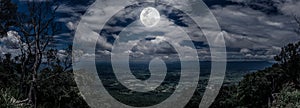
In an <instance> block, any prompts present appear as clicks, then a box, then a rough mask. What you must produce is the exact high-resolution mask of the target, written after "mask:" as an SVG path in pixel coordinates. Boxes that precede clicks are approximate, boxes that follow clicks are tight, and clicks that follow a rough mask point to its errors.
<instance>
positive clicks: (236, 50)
mask: <svg viewBox="0 0 300 108" xmlns="http://www.w3.org/2000/svg"><path fill="white" fill-rule="evenodd" d="M25 1H26V0H22V1H19V0H14V2H15V3H18V4H19V10H23V9H22V8H24V6H22V2H23V3H24V2H25ZM59 2H60V8H59V9H58V16H59V17H58V18H57V21H58V22H60V23H61V25H62V26H63V31H64V33H62V34H61V35H58V36H56V37H55V38H56V40H57V42H56V44H57V46H58V47H59V48H63V47H65V46H66V45H67V44H72V41H73V37H74V36H73V35H74V31H75V30H76V26H77V24H78V23H79V21H80V17H81V16H82V15H83V14H84V13H85V11H86V10H87V9H88V8H89V6H90V5H91V4H92V3H93V2H94V0H61V1H59ZM174 2H176V0H175V1H174ZM204 2H205V3H206V5H207V6H208V7H209V8H210V9H211V12H212V13H213V14H214V16H215V17H216V18H217V21H218V22H219V24H220V27H221V29H222V33H223V35H224V37H225V41H226V46H227V53H228V59H229V60H234V61H235V60H272V58H273V56H274V55H276V54H277V53H278V52H279V51H280V47H282V46H284V45H286V44H288V43H291V42H296V41H298V40H300V37H299V36H298V34H297V33H295V29H296V28H297V25H296V23H295V21H294V17H293V16H294V15H299V12H298V11H297V10H298V9H299V7H300V6H299V4H300V2H299V1H296V0H291V1H286V2H278V1H277V0H260V1H252V0H204ZM183 4H185V3H183ZM186 4H188V3H186ZM104 8H105V7H104ZM99 20H101V18H99ZM173 22H174V23H178V21H176V20H175V21H173ZM184 42H185V41H184V40H183V41H182V42H180V43H181V44H182V43H184ZM193 43H194V44H195V45H197V46H196V48H199V49H201V50H199V51H198V52H201V54H200V53H199V55H202V56H203V58H202V59H204V60H206V59H207V58H209V57H204V56H209V50H208V48H209V47H208V45H207V42H206V41H205V39H198V40H194V41H193ZM103 52H106V53H109V52H107V51H105V50H104V51H103ZM87 55H93V54H87ZM200 58H201V57H200Z"/></svg>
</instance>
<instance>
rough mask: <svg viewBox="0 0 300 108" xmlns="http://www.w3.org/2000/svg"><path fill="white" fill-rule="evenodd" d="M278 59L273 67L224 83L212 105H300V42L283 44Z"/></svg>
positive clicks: (251, 107) (254, 107) (251, 106)
mask: <svg viewBox="0 0 300 108" xmlns="http://www.w3.org/2000/svg"><path fill="white" fill-rule="evenodd" d="M274 59H275V60H276V61H277V62H278V63H276V64H274V65H273V66H272V67H269V68H266V69H264V70H260V71H257V72H254V73H251V74H248V75H246V76H244V79H243V80H242V81H241V82H240V83H239V84H238V85H236V86H229V87H223V89H221V92H220V94H219V96H218V97H217V99H216V101H215V102H214V103H213V105H212V106H211V107H213V108H214V107H229V106H230V107H249V108H256V107H260V108H261V107H263V108H266V107H272V106H273V107H299V88H300V87H299V86H300V80H299V79H300V42H298V43H295V44H288V45H287V46H285V47H283V48H282V51H281V53H280V54H278V55H277V56H275V57H274ZM229 88H232V89H233V90H232V89H229ZM286 88H290V89H288V90H289V91H288V90H287V89H286ZM234 91H236V92H234Z"/></svg>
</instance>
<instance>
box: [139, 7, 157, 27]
mask: <svg viewBox="0 0 300 108" xmlns="http://www.w3.org/2000/svg"><path fill="white" fill-rule="evenodd" d="M140 20H141V22H142V24H144V25H145V26H146V27H154V26H155V25H157V24H158V23H159V21H160V14H159V12H158V10H157V9H155V8H153V7H147V8H145V9H143V10H142V12H141V14H140Z"/></svg>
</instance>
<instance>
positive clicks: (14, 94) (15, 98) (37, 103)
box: [0, 0, 300, 108]
mask: <svg viewBox="0 0 300 108" xmlns="http://www.w3.org/2000/svg"><path fill="white" fill-rule="evenodd" d="M29 1H30V0H29ZM17 9H18V7H17V6H16V5H15V4H13V3H11V1H10V0H0V10H1V11H0V37H1V39H4V38H8V37H9V36H8V34H7V33H8V32H10V31H14V32H11V33H13V34H15V35H16V34H17V35H16V36H15V37H17V38H15V39H17V40H5V41H3V42H2V43H1V45H6V48H8V49H13V50H14V51H15V52H9V51H7V52H1V58H0V108H88V106H87V104H86V103H85V101H84V99H83V98H82V97H81V96H80V92H79V90H78V88H77V86H76V83H75V81H74V78H73V73H72V67H71V51H72V47H71V46H66V48H65V49H64V50H58V49H56V47H55V45H53V43H55V39H54V36H55V35H57V34H59V33H60V31H59V30H60V27H59V24H58V23H56V22H55V18H56V16H55V15H56V14H55V12H56V9H57V4H55V3H53V2H28V5H27V7H26V9H27V10H26V12H23V13H20V12H18V11H17ZM10 38H11V37H10ZM1 48H2V47H1ZM275 60H276V61H277V63H276V64H274V65H273V66H272V67H269V68H266V69H264V70H260V71H258V72H254V73H251V74H248V75H246V76H245V77H244V79H243V80H242V81H241V82H240V83H239V84H238V85H231V86H223V87H222V89H221V91H220V94H219V95H218V97H217V98H216V100H215V102H214V103H213V104H212V106H211V107H212V108H219V107H220V108H226V107H249V108H256V107H257V108H260V107H288V108H292V107H300V91H299V89H300V42H299V43H295V44H288V45H287V46H285V47H283V48H282V51H281V53H280V54H278V55H277V56H276V57H275ZM191 103H198V102H191ZM187 107H193V106H189V105H188V106H187ZM194 107H198V106H197V105H196V106H194Z"/></svg>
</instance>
